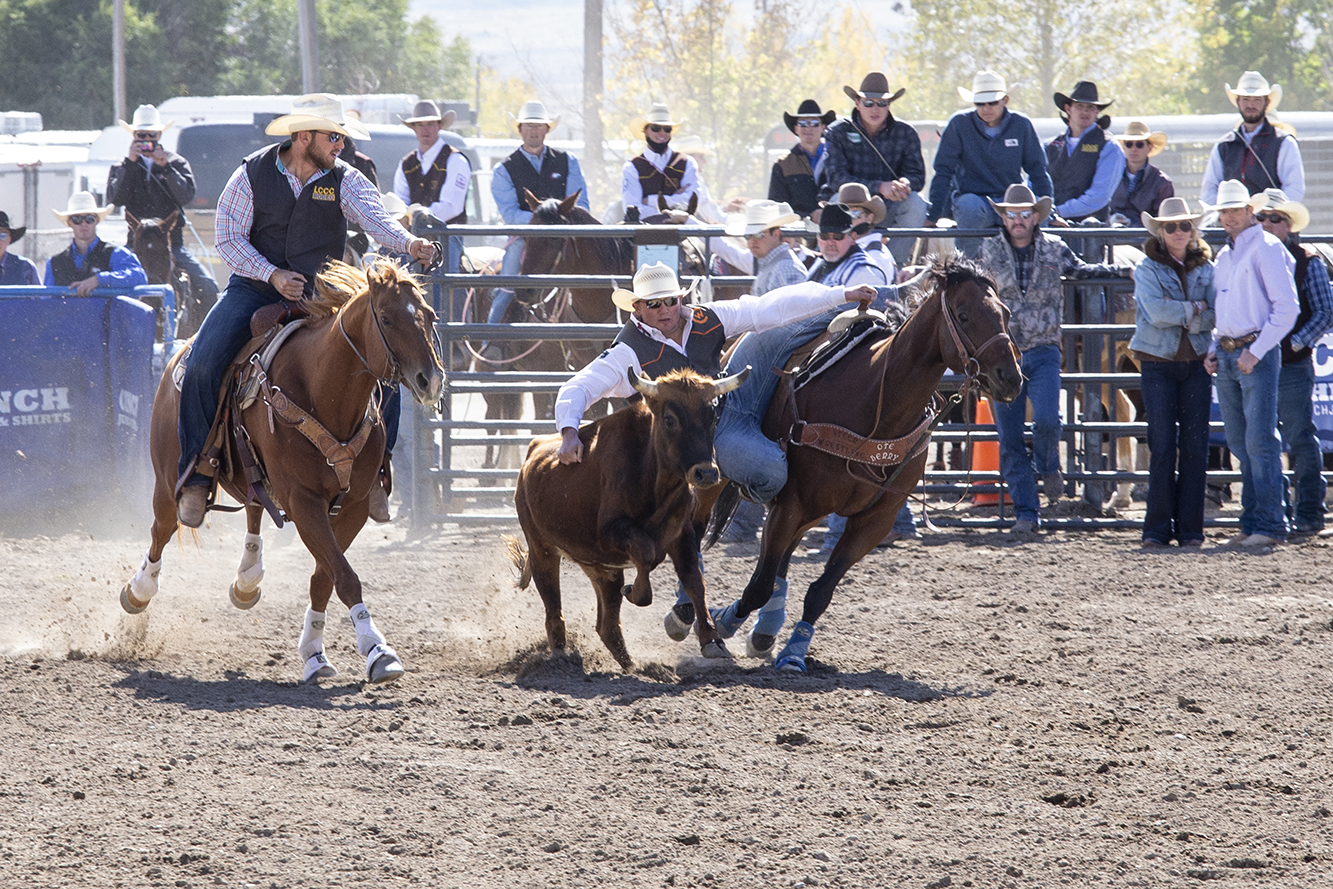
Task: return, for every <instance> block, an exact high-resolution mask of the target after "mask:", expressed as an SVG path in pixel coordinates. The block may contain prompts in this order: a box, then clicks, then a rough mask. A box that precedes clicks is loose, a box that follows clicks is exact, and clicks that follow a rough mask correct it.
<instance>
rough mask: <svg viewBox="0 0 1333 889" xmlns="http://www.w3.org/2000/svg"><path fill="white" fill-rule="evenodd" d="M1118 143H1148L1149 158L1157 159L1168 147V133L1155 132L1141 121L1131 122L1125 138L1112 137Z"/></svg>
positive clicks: (1127, 126) (1126, 129) (1126, 127)
mask: <svg viewBox="0 0 1333 889" xmlns="http://www.w3.org/2000/svg"><path fill="white" fill-rule="evenodd" d="M1111 138H1112V139H1114V140H1116V141H1117V142H1147V143H1148V157H1156V156H1157V155H1159V154H1161V153H1162V149H1163V148H1165V147H1166V133H1163V132H1154V131H1152V130H1151V129H1149V127H1148V125H1147V124H1146V123H1144V122H1143V121H1141V120H1131V121H1130V122H1129V123H1128V125H1126V126H1125V133H1124V135H1123V136H1112V137H1111Z"/></svg>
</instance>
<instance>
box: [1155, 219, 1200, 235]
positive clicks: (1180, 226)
mask: <svg viewBox="0 0 1333 889" xmlns="http://www.w3.org/2000/svg"><path fill="white" fill-rule="evenodd" d="M1162 231H1164V232H1166V233H1167V234H1168V235H1174V234H1175V233H1176V232H1177V231H1182V232H1186V233H1188V232H1192V231H1194V223H1192V222H1189V221H1186V222H1163V223H1162Z"/></svg>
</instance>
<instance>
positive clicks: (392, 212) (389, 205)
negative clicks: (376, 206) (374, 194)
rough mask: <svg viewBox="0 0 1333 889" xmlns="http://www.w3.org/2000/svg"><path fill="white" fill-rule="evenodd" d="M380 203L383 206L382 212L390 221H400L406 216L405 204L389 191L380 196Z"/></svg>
mask: <svg viewBox="0 0 1333 889" xmlns="http://www.w3.org/2000/svg"><path fill="white" fill-rule="evenodd" d="M380 203H382V204H384V212H385V213H388V214H389V217H390V218H391V219H402V218H403V217H404V216H406V215H407V204H404V203H403V199H402V198H400V197H398V195H396V194H394V193H393V192H391V191H386V192H385V193H384V194H382V195H380Z"/></svg>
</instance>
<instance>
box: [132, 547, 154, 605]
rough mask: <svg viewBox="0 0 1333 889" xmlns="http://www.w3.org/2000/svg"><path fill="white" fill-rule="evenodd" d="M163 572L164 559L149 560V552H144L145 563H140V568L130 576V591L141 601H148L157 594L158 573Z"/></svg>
mask: <svg viewBox="0 0 1333 889" xmlns="http://www.w3.org/2000/svg"><path fill="white" fill-rule="evenodd" d="M161 572H162V561H161V560H160V559H159V560H158V561H156V562H150V561H148V553H144V556H143V563H142V564H140V565H139V570H138V571H136V572H134V576H133V577H131V578H130V592H131V593H133V594H134V598H135V599H137V600H139V601H140V602H147V601H148V600H149V599H151V598H153V597H154V596H156V595H157V575H158V574H160V573H161Z"/></svg>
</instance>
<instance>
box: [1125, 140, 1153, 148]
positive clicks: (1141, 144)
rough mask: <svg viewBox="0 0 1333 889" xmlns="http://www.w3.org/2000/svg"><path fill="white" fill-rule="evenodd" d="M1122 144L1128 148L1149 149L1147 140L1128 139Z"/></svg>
mask: <svg viewBox="0 0 1333 889" xmlns="http://www.w3.org/2000/svg"><path fill="white" fill-rule="evenodd" d="M1120 144H1122V145H1124V146H1125V147H1126V148H1147V147H1148V142H1147V140H1145V139H1126V140H1125V141H1124V142H1122V143H1120Z"/></svg>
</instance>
